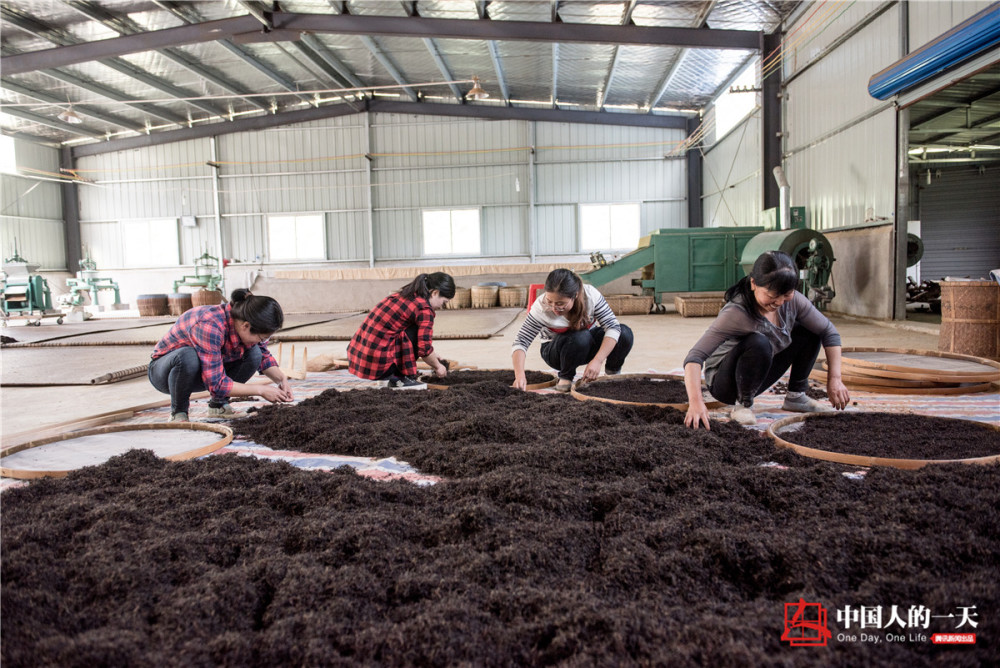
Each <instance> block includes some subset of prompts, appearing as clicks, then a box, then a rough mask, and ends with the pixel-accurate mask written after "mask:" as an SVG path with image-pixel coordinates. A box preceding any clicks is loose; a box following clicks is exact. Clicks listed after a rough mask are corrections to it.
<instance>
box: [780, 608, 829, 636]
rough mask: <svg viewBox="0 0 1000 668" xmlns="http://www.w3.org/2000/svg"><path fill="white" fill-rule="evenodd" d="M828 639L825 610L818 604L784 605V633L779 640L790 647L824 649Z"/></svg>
mask: <svg viewBox="0 0 1000 668" xmlns="http://www.w3.org/2000/svg"><path fill="white" fill-rule="evenodd" d="M829 639H830V629H829V627H828V626H827V623H826V608H824V607H823V606H822V605H820V604H819V603H807V602H806V601H805V600H804V599H801V598H800V599H799V600H798V601H797V602H796V603H785V631H784V633H782V634H781V640H782V641H785V642H787V643H788V645H789V646H790V647H825V646H826V642H827V641H828V640H829Z"/></svg>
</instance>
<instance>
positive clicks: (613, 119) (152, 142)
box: [73, 100, 688, 158]
mask: <svg viewBox="0 0 1000 668" xmlns="http://www.w3.org/2000/svg"><path fill="white" fill-rule="evenodd" d="M364 111H371V112H382V113H394V114H416V115H422V116H449V117H461V118H484V119H490V120H520V121H547V122H552V123H590V124H596V125H624V126H632V127H646V128H671V129H681V130H687V129H688V117H687V116H667V115H653V114H624V113H607V112H598V111H566V110H561V109H541V108H537V107H501V106H496V105H471V104H434V103H430V102H394V101H389V100H366V105H365V107H364V108H363V109H362V110H361V111H360V112H359V110H358V109H355V108H354V107H353V106H351V105H349V104H337V105H326V106H322V107H311V108H308V109H300V110H297V111H288V112H284V113H279V114H272V115H269V116H252V117H248V118H240V119H237V120H235V121H232V122H230V123H206V124H202V125H197V126H195V127H191V128H182V129H180V130H169V131H166V132H157V133H154V134H151V135H143V136H141V137H127V138H123V139H112V140H111V141H105V142H100V143H96V144H85V145H83V146H77V147H75V148H74V149H73V157H74V158H81V157H85V156H90V155H100V154H103V153H112V152H114V151H125V150H131V149H135V148H145V147H148V146H158V145H161V144H170V143H173V142H177V141H187V140H190V139H202V138H204V137H213V136H219V135H224V134H231V133H234V132H250V131H253V130H262V129H266V128H273V127H280V126H283V125H291V124H293V123H305V122H308V121H316V120H321V119H324V118H334V117H338V116H348V115H350V114H355V113H363V112H364Z"/></svg>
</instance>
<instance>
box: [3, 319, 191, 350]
mask: <svg viewBox="0 0 1000 668" xmlns="http://www.w3.org/2000/svg"><path fill="white" fill-rule="evenodd" d="M174 320H175V318H173V317H170V316H167V317H152V318H128V319H123V320H96V319H95V320H87V321H85V322H64V323H63V324H61V325H57V324H56V321H55V320H51V319H50V320H44V321H43V324H42V325H41V326H40V327H28V326H25V327H4V328H3V330H2V331H3V335H4V336H9V337H11V338H12V339H17V343H13V344H5V346H4V348H5V349H6V348H7V347H8V346H10V347H13V348H19V347H22V345H25V344H32V343H42V342H52V343H55V342H63V341H70V340H74V339H77V338H78V337H80V336H84V335H88V334H96V333H99V332H113V331H117V330H123V329H138V328H146V327H153V326H156V325H163V324H170V323H172V322H173V321H174Z"/></svg>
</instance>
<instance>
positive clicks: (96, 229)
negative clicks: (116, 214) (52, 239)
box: [80, 221, 125, 269]
mask: <svg viewBox="0 0 1000 668" xmlns="http://www.w3.org/2000/svg"><path fill="white" fill-rule="evenodd" d="M80 241H81V243H82V244H83V246H85V247H86V248H87V250H88V251H90V256H91V258H93V260H94V262H96V263H97V268H98V269H110V268H112V267H121V266H123V265H124V264H125V255H124V252H123V248H122V238H121V233H120V230H119V227H118V221H109V222H104V223H81V224H80Z"/></svg>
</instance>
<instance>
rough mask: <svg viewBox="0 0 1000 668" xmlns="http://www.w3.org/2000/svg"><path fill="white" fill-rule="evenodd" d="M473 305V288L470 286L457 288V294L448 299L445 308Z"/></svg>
mask: <svg viewBox="0 0 1000 668" xmlns="http://www.w3.org/2000/svg"><path fill="white" fill-rule="evenodd" d="M471 306H472V290H470V289H469V288H455V296H454V297H452V298H451V299H449V300H448V303H447V304H445V305H444V307H445V308H451V309H456V308H469V307H471Z"/></svg>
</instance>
